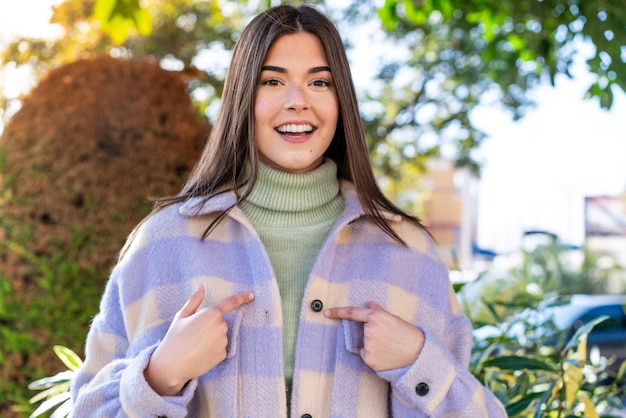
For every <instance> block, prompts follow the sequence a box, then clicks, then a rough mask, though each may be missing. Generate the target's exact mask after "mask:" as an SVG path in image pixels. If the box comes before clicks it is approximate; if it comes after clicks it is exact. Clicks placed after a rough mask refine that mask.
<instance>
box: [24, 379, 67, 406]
mask: <svg viewBox="0 0 626 418" xmlns="http://www.w3.org/2000/svg"><path fill="white" fill-rule="evenodd" d="M69 389H70V382H69V381H67V382H64V383H60V384H58V385H54V386H52V387H51V388H49V389H46V390H44V391H42V392H39V393H38V394H36V395H35V396H33V397H32V398H30V399H29V400H28V403H31V404H33V403H37V402H40V401H42V400H44V399H46V398H52V397H54V396H56V395H58V394H59V393H63V392H67V391H69Z"/></svg>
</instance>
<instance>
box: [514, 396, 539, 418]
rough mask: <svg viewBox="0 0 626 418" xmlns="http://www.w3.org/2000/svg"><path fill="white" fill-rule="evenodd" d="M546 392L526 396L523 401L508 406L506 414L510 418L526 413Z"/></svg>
mask: <svg viewBox="0 0 626 418" xmlns="http://www.w3.org/2000/svg"><path fill="white" fill-rule="evenodd" d="M544 393H545V392H531V393H529V394H527V395H526V396H524V397H523V398H522V399H520V400H518V401H516V402H513V403H510V404H508V405H507V406H506V413H507V415H508V416H510V417H514V416H517V415H518V414H520V413H522V412H524V411H525V410H526V408H528V407H529V406H530V404H531V403H532V401H534V400H535V399H538V398H541V397H542V396H543V394H544Z"/></svg>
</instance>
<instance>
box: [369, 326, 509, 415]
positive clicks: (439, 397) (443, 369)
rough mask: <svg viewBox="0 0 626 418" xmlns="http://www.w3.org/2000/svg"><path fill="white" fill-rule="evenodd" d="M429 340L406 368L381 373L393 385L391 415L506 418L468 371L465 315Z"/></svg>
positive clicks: (429, 333) (427, 334) (426, 332)
mask: <svg viewBox="0 0 626 418" xmlns="http://www.w3.org/2000/svg"><path fill="white" fill-rule="evenodd" d="M422 331H423V332H424V335H425V337H426V340H425V343H424V347H423V349H422V352H421V353H420V355H419V357H418V359H417V360H416V361H415V363H414V364H412V365H411V366H409V367H406V368H403V369H396V370H389V371H383V372H379V376H380V377H381V378H383V379H385V380H387V381H389V382H390V383H391V388H392V397H391V410H392V416H393V417H395V418H400V417H413V416H415V411H416V410H419V411H421V412H422V413H424V414H425V415H426V416H429V417H476V418H478V417H489V418H499V417H506V416H507V414H506V412H505V410H504V407H503V406H502V404H501V403H500V401H499V400H498V399H497V398H496V397H495V395H493V393H491V392H490V391H489V390H488V389H487V388H485V387H484V386H483V385H482V384H481V383H480V382H479V381H478V380H477V379H476V378H475V377H474V376H473V375H472V374H471V373H470V372H469V370H468V365H469V354H470V347H471V326H470V323H469V320H468V319H467V318H466V317H464V316H459V317H456V318H454V319H451V321H450V325H449V327H448V329H447V330H446V333H445V334H444V335H445V337H447V338H441V337H438V336H437V334H436V333H434V332H432V331H431V330H428V329H422Z"/></svg>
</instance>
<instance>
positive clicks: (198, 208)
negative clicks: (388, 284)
mask: <svg viewBox="0 0 626 418" xmlns="http://www.w3.org/2000/svg"><path fill="white" fill-rule="evenodd" d="M333 164H334V163H333ZM335 170H336V167H335ZM339 188H340V193H341V195H342V197H343V199H344V202H345V209H344V213H343V215H342V218H344V220H345V221H346V222H347V221H351V220H354V219H356V218H359V217H361V216H363V215H364V214H365V211H364V210H363V207H362V206H361V203H360V202H359V198H358V196H357V194H356V190H355V189H354V185H353V184H352V182H350V181H348V180H339ZM236 202H237V195H236V193H235V192H234V191H226V192H223V193H220V194H217V195H216V196H214V197H212V198H210V199H207V197H206V196H198V197H193V198H190V199H189V200H187V201H186V202H184V203H183V204H182V205H181V206H180V208H179V212H180V214H181V215H183V216H202V215H207V214H210V213H214V212H221V211H224V210H227V209H228V208H230V207H231V206H233V205H234V204H235V203H236ZM240 213H241V210H240V209H239V208H237V207H235V208H233V210H232V211H231V214H232V215H235V216H236V217H239V214H240ZM383 216H385V218H387V219H389V220H391V221H399V220H400V219H401V217H400V216H399V215H396V214H391V213H386V212H383Z"/></svg>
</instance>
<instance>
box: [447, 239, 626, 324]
mask: <svg viewBox="0 0 626 418" xmlns="http://www.w3.org/2000/svg"><path fill="white" fill-rule="evenodd" d="M609 257H610V256H608V255H604V254H599V253H597V252H593V251H590V250H589V249H587V248H585V247H583V248H581V249H572V248H571V247H569V246H566V245H564V244H563V243H561V242H560V241H559V240H558V239H557V238H556V237H551V238H550V239H549V240H548V241H544V242H543V243H537V244H536V245H533V246H530V247H527V248H522V249H521V250H520V252H519V253H518V254H515V255H512V256H510V257H509V258H508V259H505V260H504V261H505V262H506V265H505V266H502V267H501V266H499V265H498V262H496V264H495V265H493V266H492V267H491V268H490V269H489V270H488V271H486V272H484V273H483V274H482V276H481V277H480V278H479V279H477V280H475V281H474V282H472V283H468V284H467V285H465V286H464V287H463V289H462V290H461V291H460V292H459V293H458V298H459V300H460V302H461V305H462V306H463V309H464V311H465V313H466V314H467V315H468V316H469V317H470V319H471V320H472V322H473V323H474V325H475V326H482V325H485V324H495V323H497V322H498V321H501V320H503V319H505V318H507V317H510V316H512V315H514V314H516V313H519V312H520V311H522V310H523V309H525V308H526V307H529V306H534V305H536V304H537V303H539V302H541V301H542V300H545V299H547V298H549V297H551V296H554V295H573V294H606V293H615V292H619V291H620V289H621V290H622V291H624V292H626V282H625V283H624V284H622V285H621V286H620V285H619V284H618V283H617V282H618V281H619V279H620V278H622V280H624V277H625V276H626V274H625V273H626V269H625V267H624V266H620V265H618V264H611V263H604V262H601V261H604V260H605V259H607V258H609ZM611 284H612V285H614V286H615V287H616V288H617V289H610V288H609V285H611Z"/></svg>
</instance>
